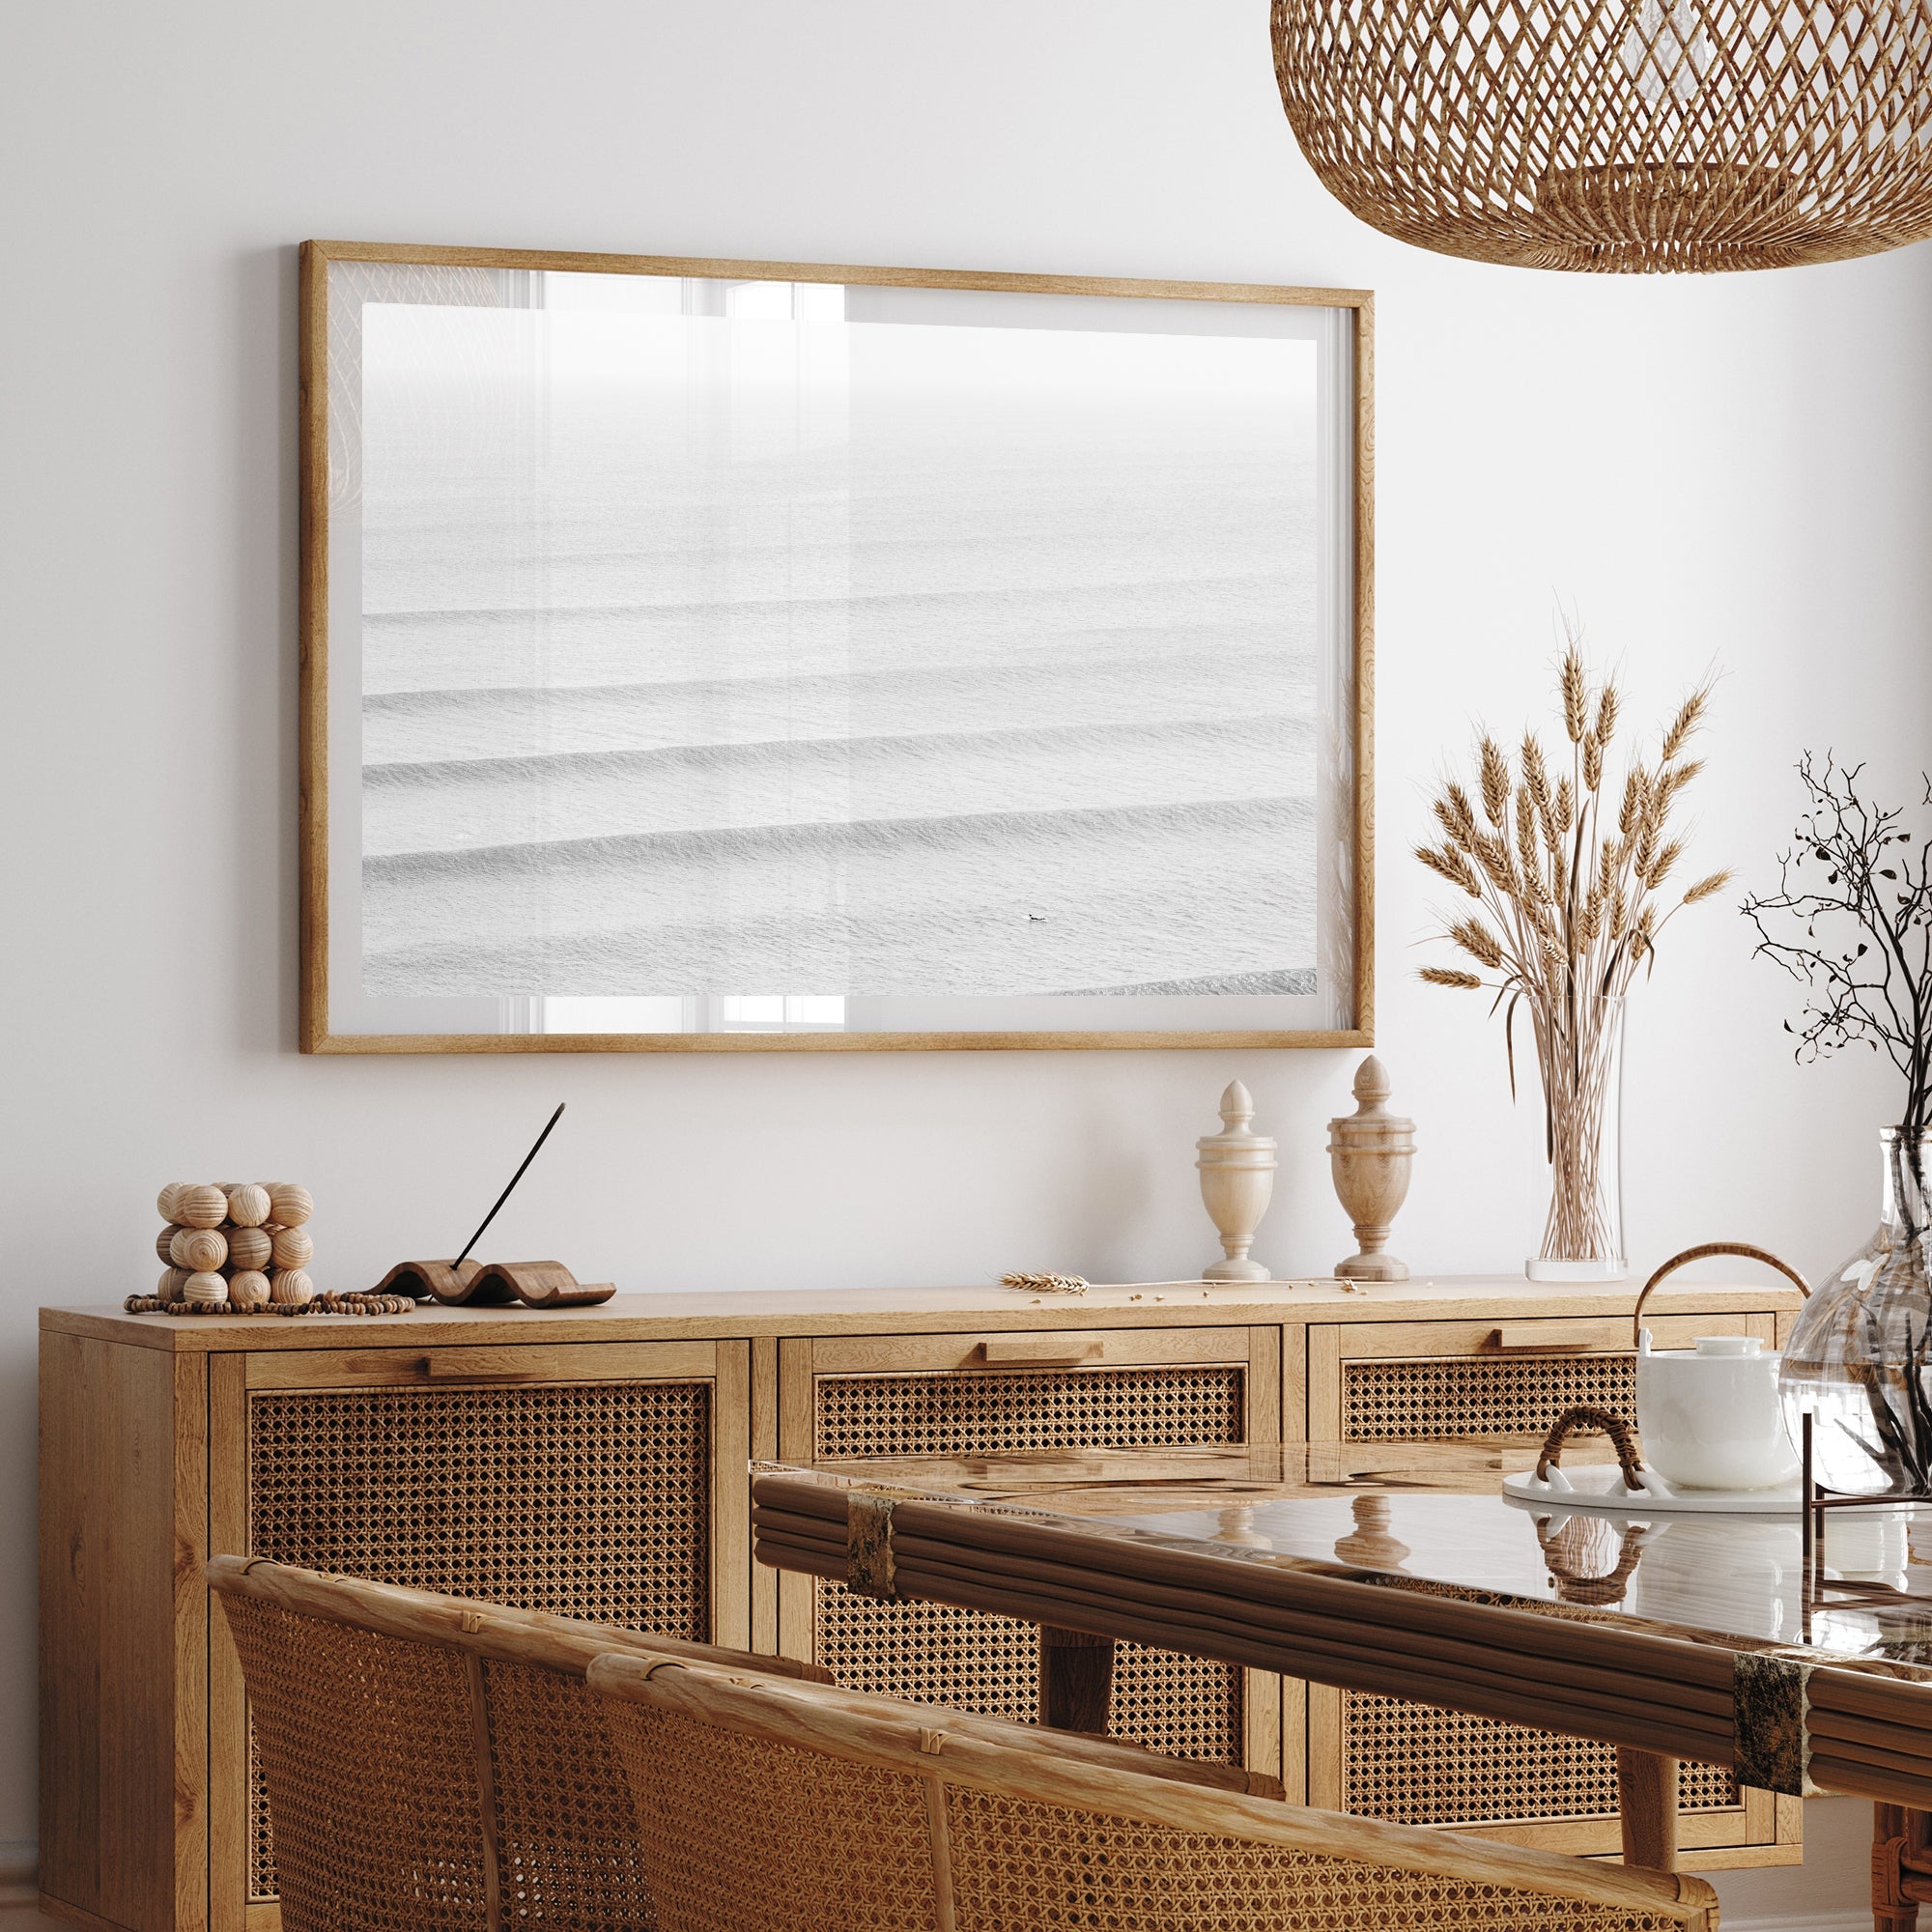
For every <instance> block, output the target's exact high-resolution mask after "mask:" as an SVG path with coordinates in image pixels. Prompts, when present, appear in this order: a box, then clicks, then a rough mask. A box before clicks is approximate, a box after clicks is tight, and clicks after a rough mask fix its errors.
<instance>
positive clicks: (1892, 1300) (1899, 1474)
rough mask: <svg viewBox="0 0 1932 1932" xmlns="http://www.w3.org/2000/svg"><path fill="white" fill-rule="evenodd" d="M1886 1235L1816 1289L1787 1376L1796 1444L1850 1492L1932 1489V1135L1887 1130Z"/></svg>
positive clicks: (1882, 1217) (1782, 1375)
mask: <svg viewBox="0 0 1932 1932" xmlns="http://www.w3.org/2000/svg"><path fill="white" fill-rule="evenodd" d="M1879 1143H1880V1148H1881V1151H1882V1153H1883V1157H1884V1158H1883V1168H1884V1179H1883V1182H1882V1189H1883V1191H1882V1194H1881V1197H1880V1210H1879V1226H1878V1232H1877V1233H1876V1234H1875V1235H1874V1236H1872V1237H1871V1239H1870V1240H1868V1241H1867V1242H1866V1243H1865V1244H1864V1246H1863V1247H1861V1249H1860V1250H1859V1251H1858V1253H1857V1254H1855V1255H1853V1256H1852V1258H1851V1259H1850V1260H1849V1261H1848V1262H1846V1263H1845V1264H1844V1265H1843V1266H1842V1267H1840V1268H1838V1269H1836V1270H1834V1271H1833V1273H1832V1274H1831V1275H1830V1276H1829V1277H1827V1279H1826V1280H1825V1281H1824V1282H1822V1283H1821V1284H1820V1285H1819V1286H1818V1288H1817V1289H1815V1290H1814V1291H1813V1293H1812V1295H1811V1298H1810V1299H1809V1300H1808V1301H1807V1302H1806V1303H1805V1304H1804V1308H1803V1309H1802V1310H1801V1311H1800V1313H1799V1316H1798V1320H1797V1321H1795V1322H1794V1323H1793V1324H1792V1329H1791V1339H1790V1341H1789V1342H1788V1343H1786V1345H1785V1349H1784V1365H1783V1368H1782V1369H1781V1371H1780V1372H1779V1382H1778V1387H1779V1393H1780V1395H1781V1396H1782V1398H1783V1402H1784V1423H1785V1427H1786V1429H1787V1430H1789V1432H1790V1434H1791V1441H1792V1445H1793V1447H1794V1448H1795V1447H1796V1446H1797V1445H1798V1444H1799V1443H1800V1442H1802V1441H1803V1439H1804V1434H1803V1431H1804V1415H1805V1413H1806V1412H1807V1411H1808V1412H1809V1413H1810V1416H1811V1419H1812V1420H1811V1430H1812V1435H1811V1455H1812V1469H1813V1473H1814V1474H1815V1475H1816V1477H1817V1479H1818V1481H1819V1482H1820V1483H1822V1484H1823V1485H1824V1486H1825V1488H1826V1489H1828V1490H1832V1491H1834V1492H1837V1493H1839V1494H1841V1495H1860V1496H1877V1495H1923V1494H1926V1493H1928V1492H1932V1281H1928V1276H1927V1269H1926V1261H1927V1246H1928V1240H1932V1200H1928V1188H1927V1184H1926V1183H1927V1179H1928V1175H1932V1133H1925V1134H1921V1135H1918V1136H1917V1137H1914V1136H1910V1135H1907V1134H1906V1133H1904V1132H1903V1131H1902V1130H1901V1129H1900V1128H1897V1127H1885V1128H1882V1129H1881V1130H1880V1133H1879Z"/></svg>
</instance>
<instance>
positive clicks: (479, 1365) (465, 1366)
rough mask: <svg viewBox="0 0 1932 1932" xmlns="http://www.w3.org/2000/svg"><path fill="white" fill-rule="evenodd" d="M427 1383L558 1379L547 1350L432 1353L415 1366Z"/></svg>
mask: <svg viewBox="0 0 1932 1932" xmlns="http://www.w3.org/2000/svg"><path fill="white" fill-rule="evenodd" d="M416 1369H417V1373H418V1374H420V1375H421V1377H422V1378H423V1380H424V1381H427V1382H441V1383H450V1382H547V1381H554V1380H556V1378H557V1364H556V1354H555V1351H554V1350H550V1349H434V1350H431V1351H430V1352H429V1353H428V1354H427V1355H425V1356H423V1358H422V1359H421V1361H419V1362H418V1363H417V1364H416Z"/></svg>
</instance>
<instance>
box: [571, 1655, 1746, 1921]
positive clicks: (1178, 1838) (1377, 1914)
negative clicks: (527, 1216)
mask: <svg viewBox="0 0 1932 1932" xmlns="http://www.w3.org/2000/svg"><path fill="white" fill-rule="evenodd" d="M589 1681H590V1685H591V1688H592V1689H593V1690H595V1691H597V1692H598V1693H600V1694H601V1695H602V1696H603V1697H605V1698H606V1699H607V1700H608V1703H609V1715H610V1726H611V1735H612V1736H613V1738H614V1739H615V1742H616V1745H617V1748H618V1751H619V1753H620V1754H621V1756H622V1758H623V1760H624V1765H625V1769H626V1770H627V1772H628V1773H629V1775H630V1779H631V1787H632V1790H633V1792H634V1793H635V1795H636V1798H637V1801H638V1815H639V1826H640V1832H639V1835H640V1838H641V1841H642V1845H643V1857H644V1865H645V1869H646V1871H647V1873H648V1875H649V1881H650V1886H651V1890H652V1895H653V1898H654V1899H655V1901H656V1906H657V1912H658V1922H659V1925H660V1927H661V1928H662V1932H1042V1928H1056V1932H1057V1928H1064V1927H1065V1928H1071V1927H1094V1928H1099V1927H1105V1928H1108V1932H1201V1928H1205V1927H1212V1928H1214V1932H1317V1928H1320V1932H1370V1928H1374V1932H1392V1928H1401V1932H1424V1928H1426V1932H1450V1928H1455V1932H1679V1928H1690V1929H1691V1932H1710V1928H1714V1927H1715V1926H1716V1924H1717V1920H1718V1913H1717V1895H1716V1893H1714V1892H1713V1891H1712V1889H1711V1888H1710V1887H1709V1886H1708V1885H1706V1884H1705V1883H1704V1882H1703V1881H1702V1880H1701V1879H1697V1878H1691V1877H1686V1876H1679V1875H1676V1874H1667V1873H1662V1872H1650V1871H1638V1870H1633V1869H1629V1868H1627V1867H1624V1866H1619V1865H1606V1864H1594V1863H1591V1862H1589V1861H1585V1860H1581V1859H1574V1858H1568V1857H1565V1856H1563V1855H1561V1854H1559V1853H1554V1852H1541V1851H1531V1850H1527V1849H1524V1848H1521V1847H1518V1846H1510V1845H1496V1844H1489V1843H1485V1842H1483V1841H1481V1840H1478V1839H1474V1838H1465V1837H1461V1836H1457V1835H1452V1834H1450V1833H1436V1832H1432V1831H1424V1830H1421V1829H1419V1828H1416V1827H1410V1826H1398V1825H1384V1824H1378V1823H1377V1822H1375V1821H1373V1820H1370V1819H1366V1818H1348V1817H1342V1816H1339V1815H1337V1814H1335V1813H1332V1812H1323V1811H1313V1810H1309V1809H1306V1808H1304V1807H1302V1806H1300V1805H1290V1804H1277V1803H1271V1802H1269V1801H1267V1800H1264V1799H1256V1798H1252V1797H1246V1796H1240V1795H1236V1794H1233V1793H1229V1792H1226V1791H1217V1790H1211V1789H1208V1788H1204V1787H1203V1786H1201V1785H1199V1784H1195V1783H1189V1782H1178V1781H1176V1780H1175V1779H1174V1778H1171V1777H1164V1776H1150V1775H1148V1773H1147V1772H1146V1771H1145V1770H1143V1769H1139V1768H1126V1767H1124V1766H1121V1765H1116V1764H1111V1763H1104V1762H1101V1761H1099V1758H1098V1756H1097V1755H1096V1750H1097V1751H1098V1752H1106V1751H1108V1750H1110V1749H1111V1747H1104V1746H1102V1747H1092V1746H1089V1745H1086V1744H1084V1742H1083V1741H1080V1740H1074V1741H1072V1742H1071V1743H1070V1744H1069V1745H1067V1746H1065V1747H1062V1746H1061V1745H1060V1744H1058V1743H1056V1740H1055V1734H1053V1733H1042V1732H1039V1731H1037V1730H1031V1729H1029V1728H1028V1727H1026V1726H1022V1725H1010V1724H1003V1723H1000V1722H998V1721H997V1720H994V1719H966V1718H962V1717H960V1716H959V1715H958V1714H956V1713H953V1712H951V1711H945V1710H939V1709H934V1708H930V1707H921V1706H918V1705H908V1704H897V1703H891V1702H888V1701H886V1700H885V1699H882V1698H874V1697H867V1696H861V1695H857V1694H854V1693H851V1692H846V1691H839V1690H832V1689H828V1688H826V1687H824V1686H821V1685H815V1684H806V1683H786V1682H782V1681H778V1680H774V1679H771V1678H763V1679H759V1678H754V1677H753V1676H751V1675H750V1674H748V1673H734V1672H732V1671H729V1670H724V1669H719V1668H717V1667H715V1666H711V1665H707V1664H704V1663H701V1662H690V1661H676V1660H670V1659H665V1660H651V1659H647V1658H642V1657H639V1656H635V1655H633V1656H611V1657H604V1658H599V1659H598V1660H597V1662H595V1663H593V1664H592V1665H591V1666H590V1678H589Z"/></svg>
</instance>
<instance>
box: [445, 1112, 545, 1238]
mask: <svg viewBox="0 0 1932 1932" xmlns="http://www.w3.org/2000/svg"><path fill="white" fill-rule="evenodd" d="M563 1106H564V1103H563V1102H562V1101H561V1100H559V1101H558V1102H557V1103H556V1112H555V1113H554V1114H553V1115H552V1116H551V1117H550V1120H549V1122H548V1123H547V1124H546V1125H545V1127H544V1130H543V1132H542V1133H540V1134H539V1135H538V1136H537V1139H536V1146H535V1147H533V1148H531V1149H530V1151H529V1152H528V1153H526V1155H525V1156H524V1165H523V1166H522V1167H520V1168H518V1170H517V1171H516V1173H515V1174H513V1175H511V1177H510V1184H509V1186H508V1187H506V1188H504V1190H503V1191H502V1193H500V1194H499V1195H497V1208H500V1207H502V1205H503V1203H504V1202H506V1201H507V1200H508V1199H509V1198H510V1196H511V1195H512V1194H513V1193H515V1192H516V1187H517V1182H518V1181H520V1180H521V1179H523V1178H524V1174H525V1171H526V1169H527V1168H528V1166H529V1164H530V1162H531V1161H533V1160H534V1159H536V1157H537V1151H538V1149H540V1148H541V1147H542V1146H543V1144H544V1142H545V1141H547V1140H549V1139H550V1130H551V1128H552V1127H554V1126H555V1125H556V1123H557V1122H559V1121H560V1120H562V1118H563ZM497 1208H491V1210H490V1211H489V1213H487V1214H486V1215H484V1217H483V1226H482V1227H481V1228H478V1229H477V1230H476V1232H475V1233H474V1234H473V1235H471V1236H470V1237H469V1239H468V1240H467V1241H465V1242H464V1244H463V1252H462V1253H461V1254H460V1255H458V1256H457V1258H456V1259H455V1260H454V1261H453V1262H451V1263H450V1264H449V1265H450V1267H451V1268H452V1269H454V1268H460V1267H461V1266H462V1265H463V1264H464V1263H465V1262H467V1261H468V1260H469V1250H470V1249H471V1248H473V1247H474V1246H475V1245H476V1243H477V1242H478V1241H480V1240H481V1239H482V1238H483V1233H484V1229H487V1228H488V1227H489V1225H490V1223H491V1222H492V1221H494V1220H495V1219H496V1218H497Z"/></svg>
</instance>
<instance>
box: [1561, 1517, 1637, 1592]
mask: <svg viewBox="0 0 1932 1932" xmlns="http://www.w3.org/2000/svg"><path fill="white" fill-rule="evenodd" d="M1642 1527H1643V1525H1642V1524H1641V1523H1635V1522H1627V1523H1625V1524H1624V1526H1623V1532H1622V1541H1621V1542H1620V1544H1619V1545H1618V1548H1617V1563H1616V1568H1615V1569H1614V1570H1611V1571H1608V1572H1606V1573H1605V1575H1604V1576H1601V1577H1579V1576H1577V1573H1576V1571H1574V1570H1572V1569H1571V1568H1570V1567H1569V1566H1568V1564H1566V1563H1565V1562H1564V1560H1563V1556H1562V1552H1561V1551H1560V1550H1558V1549H1557V1548H1556V1538H1555V1537H1554V1536H1553V1535H1552V1534H1551V1533H1550V1529H1549V1520H1548V1518H1547V1517H1544V1518H1541V1519H1539V1520H1538V1521H1537V1525H1536V1542H1537V1547H1538V1548H1540V1549H1541V1550H1542V1551H1543V1560H1544V1562H1546V1563H1547V1564H1548V1566H1549V1576H1550V1580H1551V1581H1552V1582H1553V1583H1554V1584H1555V1585H1556V1597H1557V1601H1558V1602H1559V1603H1564V1604H1588V1605H1592V1606H1594V1607H1595V1608H1598V1609H1602V1608H1603V1607H1604V1606H1605V1605H1608V1604H1615V1603H1620V1602H1622V1600H1623V1594H1624V1586H1625V1584H1627V1583H1628V1582H1629V1581H1630V1578H1631V1573H1632V1571H1634V1569H1635V1568H1636V1566H1637V1563H1638V1561H1639V1560H1640V1559H1641V1557H1642V1555H1643V1545H1642V1544H1641V1543H1639V1542H1638V1541H1637V1536H1638V1533H1639V1531H1640V1530H1641V1529H1642Z"/></svg>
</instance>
